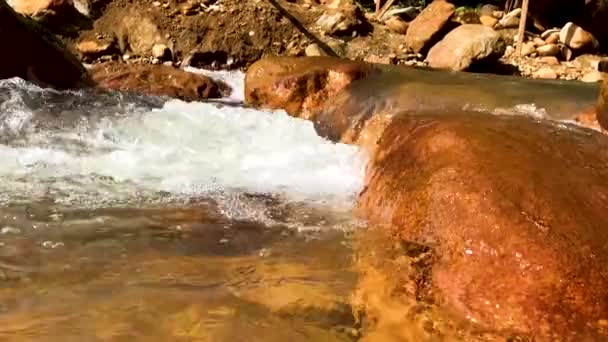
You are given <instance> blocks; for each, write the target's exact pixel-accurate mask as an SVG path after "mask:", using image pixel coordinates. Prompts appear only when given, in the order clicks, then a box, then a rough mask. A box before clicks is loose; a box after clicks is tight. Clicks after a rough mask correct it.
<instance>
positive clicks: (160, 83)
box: [91, 63, 230, 101]
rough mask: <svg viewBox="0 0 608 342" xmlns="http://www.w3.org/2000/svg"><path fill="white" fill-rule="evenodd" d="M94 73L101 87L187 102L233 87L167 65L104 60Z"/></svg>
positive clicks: (223, 93)
mask: <svg viewBox="0 0 608 342" xmlns="http://www.w3.org/2000/svg"><path fill="white" fill-rule="evenodd" d="M91 75H92V77H93V79H94V80H95V82H97V84H98V86H99V87H100V88H104V89H112V90H121V91H131V92H136V93H141V94H146V95H157V96H169V97H173V98H178V99H182V100H185V101H198V100H204V99H208V98H220V97H222V96H225V95H228V94H229V93H230V88H229V87H228V86H227V85H225V84H223V83H221V82H218V81H214V80H213V79H211V78H209V77H207V76H203V75H197V74H194V73H191V72H187V71H184V70H181V69H177V68H174V67H171V66H166V65H132V64H121V63H104V64H99V65H96V66H95V67H94V68H93V69H92V70H91Z"/></svg>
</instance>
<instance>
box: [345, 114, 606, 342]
mask: <svg viewBox="0 0 608 342" xmlns="http://www.w3.org/2000/svg"><path fill="white" fill-rule="evenodd" d="M379 136H380V138H379V140H378V143H377V147H376V152H375V153H374V154H373V157H372V161H371V163H370V164H369V166H368V169H367V176H366V188H365V190H364V191H363V192H362V193H361V195H360V197H359V201H358V208H357V212H358V213H359V214H360V215H362V216H363V217H366V218H367V219H368V220H369V221H370V225H371V226H372V227H378V228H376V231H375V234H385V236H387V238H388V239H390V240H392V243H391V244H390V246H391V247H390V248H393V249H394V254H395V255H394V259H392V260H389V259H387V258H386V254H388V253H386V252H385V251H376V255H377V256H378V258H379V259H378V260H376V263H375V267H374V271H375V272H379V273H381V274H383V275H384V276H385V278H386V279H392V281H393V282H394V286H393V288H394V291H393V292H392V293H390V292H389V293H390V295H389V298H387V300H384V301H382V300H380V298H382V297H383V296H387V292H385V291H383V289H382V288H379V287H376V288H373V287H372V288H367V293H368V296H367V297H365V298H362V299H361V300H360V302H362V303H363V304H364V305H366V306H367V307H366V311H367V312H374V313H375V314H376V315H377V316H376V317H370V320H371V321H375V322H379V324H382V322H385V321H386V320H389V321H390V320H392V321H393V322H395V320H397V322H395V324H394V325H393V328H394V329H396V330H395V331H394V333H395V335H398V334H399V332H403V333H404V334H407V332H406V331H405V330H406V329H411V327H412V325H411V324H407V322H405V321H406V320H407V319H408V317H409V315H410V314H414V313H413V312H416V311H420V310H425V309H424V308H428V307H439V308H440V309H442V310H444V314H442V315H443V316H440V317H443V318H446V319H447V318H449V317H460V318H461V319H462V320H463V321H465V322H468V323H469V324H470V326H472V327H473V328H472V329H473V330H477V331H486V332H488V333H490V332H493V333H496V334H499V335H502V336H503V338H502V339H498V340H503V341H504V340H505V339H504V338H505V337H506V338H507V339H506V340H540V341H548V340H560V341H583V340H589V341H600V340H605V339H607V338H608V330H606V329H605V327H604V326H603V322H605V320H606V319H607V316H608V288H607V287H606V286H605V284H606V282H607V281H608V230H607V229H605V227H606V226H607V225H608V216H606V215H605V213H606V210H608V197H606V196H605V195H604V194H608V183H607V182H606V179H608V178H607V177H608V169H607V168H605V165H606V163H608V153H606V151H608V137H606V136H604V135H601V134H598V133H593V132H590V131H587V130H585V129H582V128H568V129H563V128H560V127H559V125H556V124H554V123H551V122H546V121H545V122H537V121H535V120H533V119H531V118H528V117H521V116H519V117H518V116H493V115H487V114H484V113H471V112H450V113H446V112H428V113H424V112H417V113H410V114H406V113H404V114H403V115H399V116H396V117H394V119H393V120H392V121H391V122H390V123H389V124H388V125H386V124H385V129H384V130H383V132H382V133H381V135H379ZM564 168H567V170H568V172H564ZM380 259H381V260H380ZM408 260H410V261H409V263H408ZM410 265H411V266H410ZM361 282H362V284H365V283H366V279H362V280H361ZM368 283H369V282H368ZM377 285H378V283H377V282H376V286H377ZM365 286H369V284H367V285H365ZM403 297H408V298H409V299H410V301H409V303H407V302H406V303H407V304H409V305H405V304H404V305H402V306H401V307H399V306H398V305H397V303H401V300H403ZM382 303H384V304H386V303H391V305H392V307H391V306H385V307H378V305H379V304H382ZM416 303H418V304H417V305H416ZM425 303H426V304H428V305H425ZM412 304H414V305H416V306H417V308H416V309H415V310H410V309H411V308H412V307H413V305H412ZM374 308H376V310H373V309H374ZM391 308H392V310H391ZM399 312H400V313H401V315H395V314H396V313H399ZM433 317H435V319H434V322H439V323H438V324H441V322H442V320H441V319H437V316H435V315H434V316H433ZM399 320H401V321H399ZM457 321H458V322H462V321H459V320H457ZM460 324H462V323H460ZM459 326H461V327H462V325H459ZM430 330H431V331H432V330H433V329H430ZM505 335H506V336H505ZM418 340H419V339H418ZM464 340H477V339H466V338H465V339H464ZM484 340H485V339H484Z"/></svg>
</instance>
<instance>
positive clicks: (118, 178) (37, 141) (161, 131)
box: [0, 83, 365, 205]
mask: <svg viewBox="0 0 608 342" xmlns="http://www.w3.org/2000/svg"><path fill="white" fill-rule="evenodd" d="M233 86H234V83H233ZM235 90H237V91H238V90H241V91H242V88H241V89H238V85H237V86H236V87H235ZM17 107H19V108H18V109H15V108H13V110H6V111H5V112H4V113H0V114H2V115H3V122H6V123H9V122H11V120H13V119H14V120H22V121H23V120H24V119H23V118H24V115H26V114H27V113H26V112H27V111H25V112H24V108H23V106H17ZM24 113H25V114H24ZM26 116H27V115H26ZM14 125H17V126H21V125H23V122H21V121H20V122H19V123H18V124H14V123H11V127H12V126H14ZM26 134H27V137H26V138H21V140H20V141H22V142H23V141H25V143H20V144H9V145H0V158H1V159H2V161H3V162H2V163H1V164H0V199H3V200H5V201H14V200H15V199H16V198H18V197H19V196H21V197H23V198H24V199H26V198H31V197H36V196H49V195H51V197H54V199H55V201H60V202H64V203H65V202H67V203H76V202H78V203H81V204H82V203H84V204H86V205H95V204H96V203H101V202H104V201H114V200H117V201H125V200H127V201H129V200H133V199H134V198H135V199H136V198H138V197H139V196H144V197H145V196H149V194H153V193H155V192H159V191H164V192H168V193H169V194H170V195H171V196H173V197H175V196H185V197H192V196H197V195H199V194H205V193H209V192H213V193H217V192H224V193H226V192H235V193H236V192H242V191H245V192H257V193H273V194H280V195H283V196H285V197H287V198H289V199H293V200H309V201H325V200H329V199H331V200H332V201H339V202H344V203H352V202H353V199H354V196H355V195H356V193H357V192H358V191H359V190H360V189H361V187H362V186H363V166H364V162H365V160H364V157H363V156H362V154H361V153H360V152H359V151H358V150H357V149H356V148H355V147H352V146H348V145H344V144H334V143H331V142H329V141H326V140H324V139H322V138H320V137H319V136H317V135H316V133H315V131H314V128H313V125H312V123H310V122H308V121H304V120H300V119H295V118H292V117H290V116H288V115H286V114H285V113H284V112H263V111H257V110H253V109H247V108H240V107H231V106H218V105H214V104H208V103H185V102H182V101H178V100H173V101H169V102H167V103H166V104H165V105H164V107H163V108H162V109H159V110H152V111H148V112H144V113H141V112H134V113H132V114H129V115H127V116H120V117H115V116H113V117H106V118H104V119H102V120H101V121H99V122H95V123H94V125H92V124H91V123H89V122H88V121H87V120H84V121H83V122H82V123H81V124H78V125H76V126H75V127H71V128H65V129H57V130H50V131H36V130H33V131H32V130H28V131H27V133H26Z"/></svg>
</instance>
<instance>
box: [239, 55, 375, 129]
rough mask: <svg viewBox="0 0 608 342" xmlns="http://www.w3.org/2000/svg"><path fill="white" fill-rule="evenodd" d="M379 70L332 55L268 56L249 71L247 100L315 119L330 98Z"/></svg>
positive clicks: (260, 105) (256, 104)
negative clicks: (303, 56)
mask: <svg viewBox="0 0 608 342" xmlns="http://www.w3.org/2000/svg"><path fill="white" fill-rule="evenodd" d="M376 71H377V68H376V67H375V66H373V65H370V64H367V63H361V62H356V61H345V60H342V59H338V58H331V57H305V58H298V57H274V58H265V59H262V60H260V61H258V62H256V63H254V64H253V65H252V66H251V67H250V68H249V70H247V75H246V76H245V103H247V104H250V105H254V106H258V107H263V108H271V109H278V108H280V109H284V110H285V111H286V112H287V113H289V114H290V115H292V116H299V117H303V118H307V119H312V118H313V117H314V116H315V115H316V114H317V113H318V111H319V110H320V109H321V108H322V106H323V105H324V104H325V102H326V101H327V100H328V99H330V98H332V97H333V96H334V95H335V94H337V93H339V92H340V91H341V90H343V89H344V88H346V87H348V86H349V85H350V84H351V83H352V82H353V81H355V80H359V79H362V78H364V77H366V76H368V75H369V74H371V73H373V72H376Z"/></svg>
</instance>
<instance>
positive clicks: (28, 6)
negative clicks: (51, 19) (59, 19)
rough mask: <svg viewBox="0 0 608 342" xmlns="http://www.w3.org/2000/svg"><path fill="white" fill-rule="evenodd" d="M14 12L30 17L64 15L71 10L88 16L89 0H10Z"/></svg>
mask: <svg viewBox="0 0 608 342" xmlns="http://www.w3.org/2000/svg"><path fill="white" fill-rule="evenodd" d="M10 5H11V7H13V9H14V10H15V12H17V13H19V14H23V15H25V16H30V17H43V16H46V15H66V14H69V12H71V11H72V10H74V11H76V12H78V13H80V14H81V15H84V16H86V17H89V16H90V15H91V2H90V1H89V0H11V1H10Z"/></svg>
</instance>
